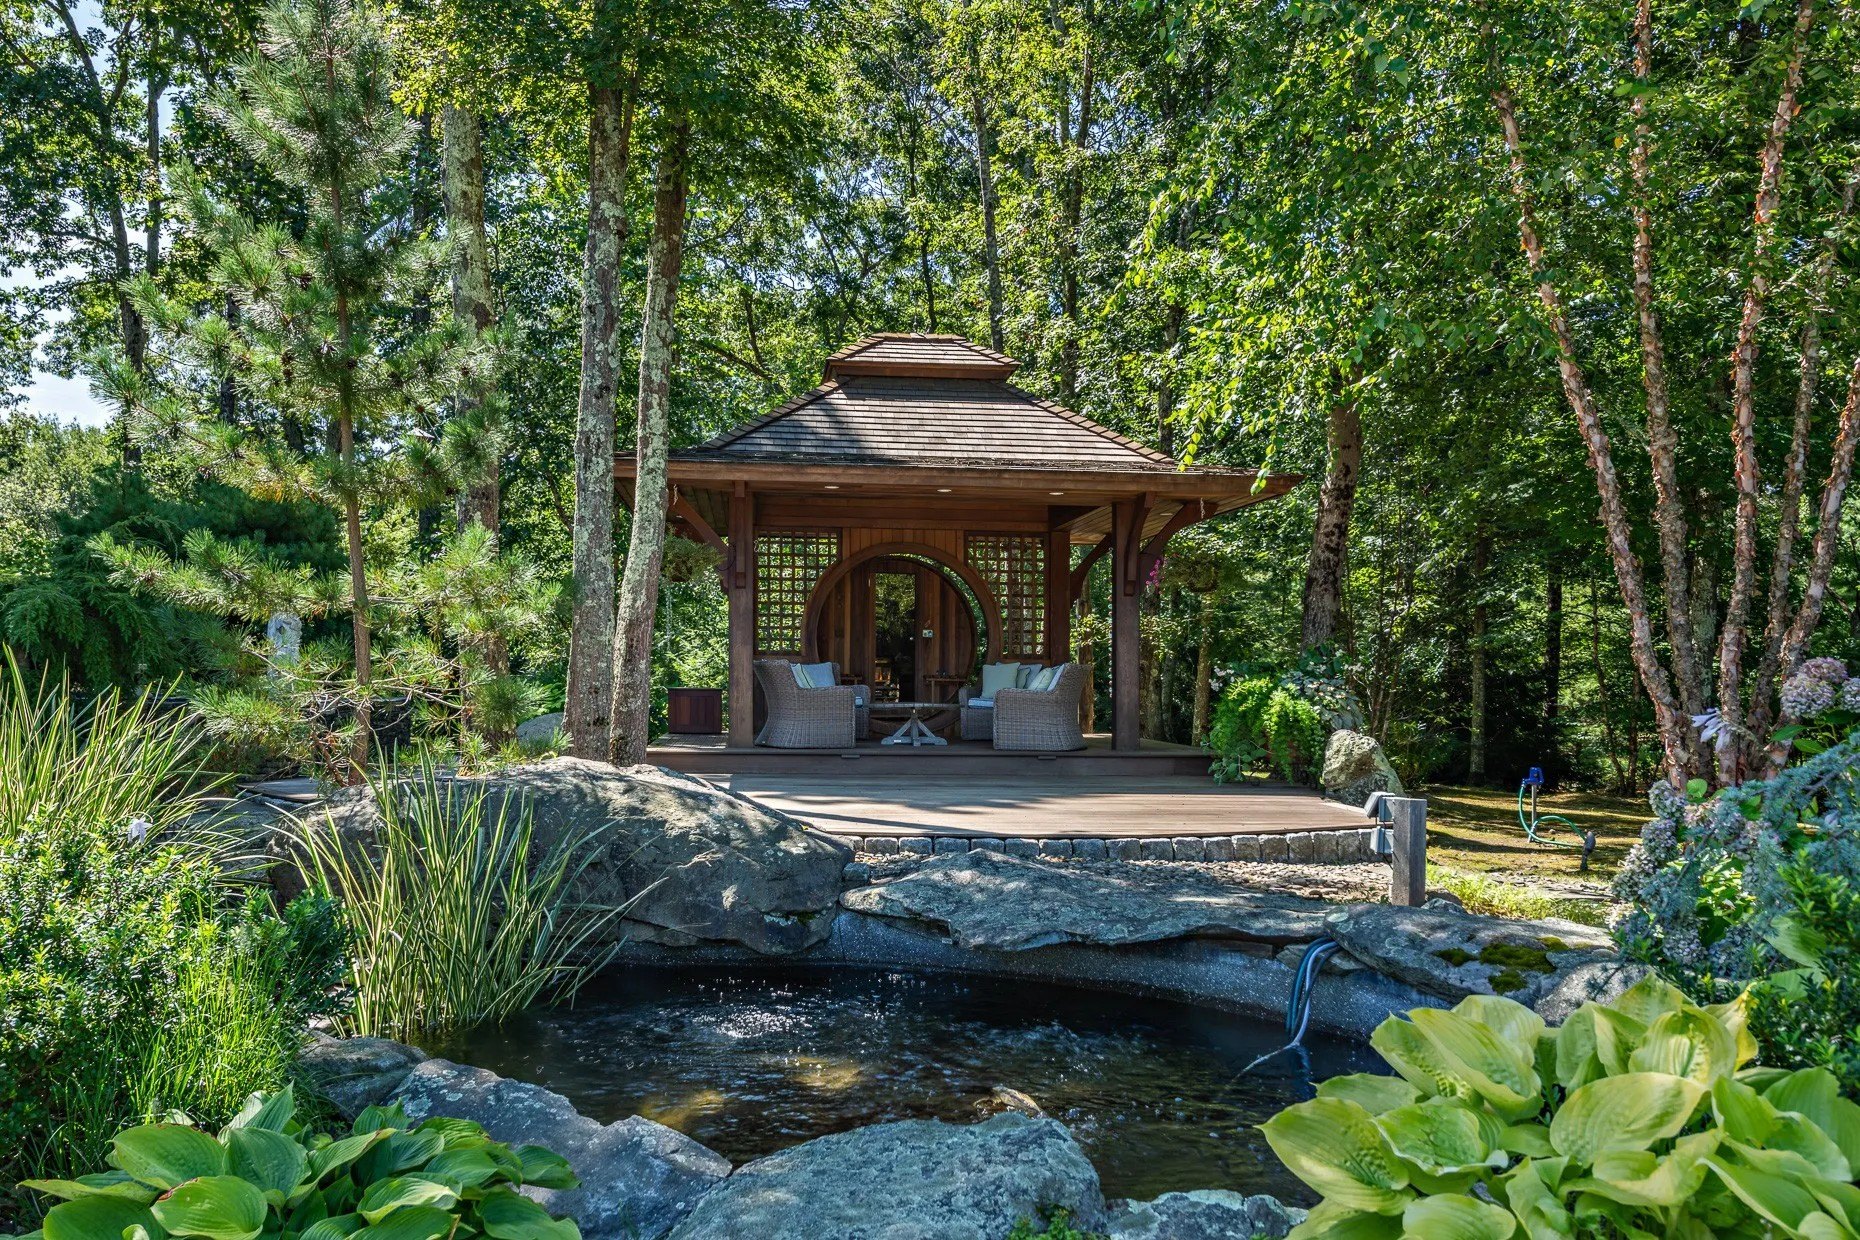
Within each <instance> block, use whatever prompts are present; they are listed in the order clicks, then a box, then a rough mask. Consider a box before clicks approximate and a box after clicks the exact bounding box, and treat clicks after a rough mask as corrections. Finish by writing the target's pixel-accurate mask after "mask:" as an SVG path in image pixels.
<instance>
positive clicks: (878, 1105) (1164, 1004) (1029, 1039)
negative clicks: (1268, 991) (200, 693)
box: [427, 966, 1386, 1204]
mask: <svg viewBox="0 0 1860 1240" xmlns="http://www.w3.org/2000/svg"><path fill="white" fill-rule="evenodd" d="M1284 1042H1285V1036H1284V1031H1283V1029H1282V1028H1281V1027H1280V1025H1279V1024H1278V1023H1277V1022H1265V1021H1257V1020H1252V1019H1249V1018H1247V1017H1244V1016H1237V1015H1233V1014H1229V1013H1224V1012H1217V1011H1213V1010H1211V1009H1208V1008H1201V1007H1194V1006H1191V1005H1188V1004H1183V1003H1174V1002H1169V1001H1166V1000H1159V999H1153V998H1142V997H1137V996H1132V995H1126V994H1120V993H1114V992H1107V991H1098V990H1085V989H1079V988H1074V987H1068V986H1060V985H1054V984H1048V983H1042V982H1035V981H1029V980H1025V979H1019V978H995V977H986V976H978V975H967V974H965V975H955V974H944V973H919V972H910V971H905V970H897V969H874V968H858V967H848V966H781V967H772V968H764V967H754V968H741V969H733V968H704V969H684V968H632V969H628V970H623V971H616V972H615V973H613V974H611V975H609V976H607V977H604V978H602V979H600V980H599V981H597V982H596V983H595V984H594V985H592V986H590V987H588V988H587V989H585V990H584V991H583V992H582V995H581V999H580V1001H579V1002H578V1004H577V1005H576V1006H575V1007H574V1008H573V1009H567V1008H549V1009H539V1010H534V1011H531V1012H528V1013H525V1014H524V1015H523V1016H520V1017H518V1018H516V1019H514V1020H510V1021H507V1022H505V1023H504V1024H503V1025H501V1026H497V1027H487V1028H482V1029H478V1030H473V1031H471V1032H468V1033H466V1034H464V1035H462V1036H459V1037H457V1038H455V1039H453V1040H451V1041H450V1042H449V1043H446V1044H442V1045H438V1046H429V1047H428V1048H427V1049H428V1051H429V1052H431V1053H433V1054H437V1055H443V1056H445V1057H446V1058H450V1059H454V1060H457V1061H459V1062H462V1063H470V1064H475V1065H477V1066H479V1067H484V1068H489V1069H490V1070H492V1071H494V1072H497V1073H499V1074H501V1075H503V1076H508V1077H514V1078H517V1079H521V1080H528V1081H536V1082H539V1083H540V1084H543V1085H546V1086H548V1087H549V1088H550V1089H553V1090H555V1091H557V1092H558V1093H561V1094H564V1095H566V1096H567V1097H568V1098H569V1099H570V1100H571V1101H572V1102H574V1104H575V1105H576V1106H577V1107H578V1108H579V1109H580V1110H581V1112H582V1113H583V1114H585V1115H589V1116H591V1117H593V1118H596V1119H600V1120H602V1121H612V1120H618V1119H624V1118H625V1117H627V1116H629V1115H633V1114H639V1115H644V1116H647V1117H648V1118H651V1119H654V1120H657V1121H659V1122H660V1123H662V1124H666V1125H669V1126H670V1127H672V1128H676V1129H678V1130H679V1131H680V1132H683V1133H686V1134H687V1135H689V1136H691V1137H693V1138H695V1139H696V1140H698V1141H701V1142H703V1143H704V1144H705V1145H708V1146H710V1147H711V1148H712V1149H714V1150H716V1151H717V1152H718V1153H720V1154H722V1155H724V1156H725V1157H727V1158H729V1159H730V1160H731V1161H732V1162H735V1163H739V1164H740V1163H743V1162H746V1161H748V1160H750V1159H753V1158H758V1157H761V1156H762V1155H765V1154H770V1153H773V1152H774V1151H776V1150H779V1149H783V1148H785V1147H787V1146H790V1145H796V1144H798V1143H800V1142H802V1141H807V1140H810V1139H812V1138H814V1137H819V1136H824V1135H826V1134H828V1133H833V1132H841V1131H844V1130H846V1129H850V1128H857V1127H859V1126H861V1125H864V1124H875V1123H881V1122H884V1121H887V1120H895V1119H924V1118H938V1119H944V1120H950V1121H953V1122H958V1123H966V1122H973V1121H975V1120H976V1119H979V1118H981V1117H982V1116H984V1115H986V1114H988V1113H989V1112H991V1111H993V1110H998V1109H1001V1108H1000V1106H999V1103H998V1102H997V1101H995V1097H996V1094H997V1091H998V1090H1001V1089H1011V1090H1016V1091H1019V1092H1020V1093H1022V1094H1025V1095H1026V1096H1028V1097H1030V1098H1032V1099H1033V1100H1034V1101H1035V1102H1037V1103H1038V1104H1039V1105H1040V1106H1041V1107H1042V1108H1043V1109H1044V1110H1045V1111H1046V1113H1047V1114H1049V1115H1051V1116H1052V1117H1054V1118H1055V1119H1058V1120H1061V1121H1063V1122H1064V1123H1065V1124H1066V1125H1067V1127H1069V1128H1070V1129H1071V1130H1072V1133H1073V1135H1074V1136H1075V1137H1076V1138H1077V1139H1078V1141H1079V1144H1080V1145H1081V1146H1083V1147H1084V1149H1085V1152H1086V1154H1087V1155H1088V1156H1089V1157H1090V1158H1091V1160H1092V1162H1093V1164H1094V1165H1095V1166H1096V1167H1097V1168H1098V1173H1099V1176H1100V1178H1101V1179H1102V1181H1103V1184H1104V1191H1105V1195H1106V1196H1107V1197H1132V1198H1139V1199H1143V1198H1150V1197H1154V1196H1156V1195H1158V1194H1160V1193H1166V1192H1175V1191H1184V1190H1189V1189H1198V1188H1228V1189H1233V1190H1235V1191H1238V1192H1247V1193H1261V1192H1264V1193H1272V1194H1273V1195H1275V1196H1278V1197H1280V1198H1282V1199H1284V1200H1287V1201H1290V1202H1296V1203H1300V1204H1310V1203H1311V1201H1312V1200H1313V1197H1312V1195H1311V1194H1310V1192H1309V1191H1308V1190H1306V1189H1305V1188H1304V1186H1303V1185H1301V1184H1300V1183H1299V1182H1298V1181H1297V1180H1295V1179H1293V1178H1292V1176H1291V1175H1290V1174H1289V1173H1288V1172H1286V1171H1285V1169H1284V1168H1283V1167H1281V1166H1280V1165H1279V1163H1278V1161H1277V1160H1276V1159H1275V1158H1274V1157H1273V1154H1272V1151H1271V1150H1270V1149H1269V1148H1268V1147H1267V1145H1266V1142H1265V1140H1264V1138H1262V1137H1261V1136H1260V1134H1259V1132H1258V1131H1257V1129H1256V1127H1255V1125H1257V1124H1259V1123H1261V1122H1262V1121H1264V1120H1266V1119H1268V1118H1270V1117H1271V1116H1272V1115H1273V1114H1274V1113H1275V1112H1277V1111H1278V1110H1279V1109H1280V1108H1281V1107H1283V1106H1285V1105H1286V1104H1287V1103H1290V1102H1295V1101H1298V1100H1300V1099H1303V1098H1308V1097H1310V1096H1311V1093H1312V1089H1311V1082H1312V1080H1313V1079H1316V1080H1323V1079H1324V1078H1326V1077H1329V1076H1334V1075H1337V1074H1339V1073H1344V1072H1359V1071H1386V1069H1385V1068H1383V1066H1382V1063H1381V1060H1380V1059H1379V1058H1378V1057H1377V1056H1376V1055H1375V1053H1374V1052H1373V1051H1371V1050H1369V1049H1368V1048H1367V1047H1365V1046H1362V1045H1360V1044H1357V1043H1350V1042H1344V1041H1340V1040H1333V1039H1325V1038H1318V1037H1311V1038H1307V1042H1309V1043H1310V1047H1309V1050H1308V1052H1306V1053H1305V1054H1303V1055H1300V1054H1296V1053H1293V1054H1286V1055H1280V1056H1277V1057H1275V1058H1273V1059H1272V1060H1271V1061H1269V1062H1268V1063H1266V1064H1263V1065H1261V1066H1260V1067H1259V1068H1256V1069H1255V1070H1254V1071H1252V1072H1250V1073H1243V1071H1242V1070H1243V1069H1244V1068H1245V1067H1246V1066H1247V1065H1248V1064H1249V1063H1251V1062H1252V1061H1253V1060H1254V1059H1255V1058H1256V1057H1258V1056H1260V1055H1262V1054H1265V1053H1266V1052H1268V1051H1271V1050H1273V1049H1274V1048H1276V1047H1278V1046H1280V1045H1282V1044H1283V1043H1284Z"/></svg>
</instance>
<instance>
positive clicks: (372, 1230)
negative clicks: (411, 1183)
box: [354, 1206, 457, 1240]
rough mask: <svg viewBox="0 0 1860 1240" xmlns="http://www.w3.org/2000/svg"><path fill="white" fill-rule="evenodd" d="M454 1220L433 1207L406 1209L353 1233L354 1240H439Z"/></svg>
mask: <svg viewBox="0 0 1860 1240" xmlns="http://www.w3.org/2000/svg"><path fill="white" fill-rule="evenodd" d="M456 1224H457V1220H456V1219H454V1218H453V1217H452V1215H450V1214H448V1213H446V1211H444V1210H441V1209H439V1208H437V1207H435V1206H408V1207H407V1208H406V1209H404V1210H396V1211H394V1213H392V1214H390V1215H388V1216H387V1217H386V1218H384V1219H382V1220H381V1221H380V1222H379V1223H370V1224H369V1225H368V1226H366V1227H364V1228H362V1229H361V1230H360V1231H358V1232H355V1233H354V1237H355V1240H441V1238H442V1237H446V1236H450V1235H451V1234H452V1229H453V1227H454V1226H455V1225H456Z"/></svg>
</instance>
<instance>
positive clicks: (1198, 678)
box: [1188, 590, 1214, 745]
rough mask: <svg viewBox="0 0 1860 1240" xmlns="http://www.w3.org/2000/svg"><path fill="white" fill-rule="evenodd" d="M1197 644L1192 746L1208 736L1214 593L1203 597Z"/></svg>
mask: <svg viewBox="0 0 1860 1240" xmlns="http://www.w3.org/2000/svg"><path fill="white" fill-rule="evenodd" d="M1197 636H1198V640H1197V641H1196V643H1195V715H1194V723H1193V725H1192V726H1191V728H1190V731H1191V732H1192V735H1191V736H1190V737H1189V738H1188V743H1189V744H1191V745H1199V744H1201V743H1202V742H1203V741H1205V740H1206V739H1207V736H1208V701H1209V697H1210V696H1211V694H1212V690H1213V685H1214V649H1213V641H1212V640H1211V639H1212V638H1213V636H1214V591H1212V590H1208V591H1206V592H1204V593H1203V594H1202V596H1201V616H1200V632H1199V634H1198V635H1197Z"/></svg>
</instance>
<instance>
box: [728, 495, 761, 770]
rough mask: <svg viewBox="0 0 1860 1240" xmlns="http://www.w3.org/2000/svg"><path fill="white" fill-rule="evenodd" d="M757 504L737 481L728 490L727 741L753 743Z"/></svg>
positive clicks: (754, 727) (734, 744) (744, 745)
mask: <svg viewBox="0 0 1860 1240" xmlns="http://www.w3.org/2000/svg"><path fill="white" fill-rule="evenodd" d="M755 512H756V505H755V497H754V496H752V495H750V493H749V488H748V487H747V486H746V485H744V484H743V483H741V482H739V483H737V484H736V485H735V487H734V488H733V489H732V490H731V492H730V562H729V565H728V567H727V569H726V571H727V573H728V575H729V581H728V586H729V590H728V597H729V605H730V744H731V745H732V746H740V747H742V748H745V749H746V748H748V747H749V746H751V745H754V744H755V743H756V669H755V657H756V517H755Z"/></svg>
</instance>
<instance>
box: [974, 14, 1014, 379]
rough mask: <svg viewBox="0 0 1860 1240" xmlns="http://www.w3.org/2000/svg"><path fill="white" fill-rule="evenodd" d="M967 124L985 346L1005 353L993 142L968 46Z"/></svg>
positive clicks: (977, 62)
mask: <svg viewBox="0 0 1860 1240" xmlns="http://www.w3.org/2000/svg"><path fill="white" fill-rule="evenodd" d="M969 73H970V76H971V78H972V82H971V86H970V96H971V102H970V105H969V111H970V117H971V121H970V123H971V124H972V125H973V126H974V128H975V168H976V175H977V178H978V179H979V181H980V183H981V197H982V266H983V267H985V268H986V269H987V272H988V347H989V348H991V349H993V350H994V351H995V352H996V353H1002V352H1005V351H1006V349H1007V338H1006V336H1005V335H1004V334H1003V332H1002V326H1001V317H1002V312H1001V244H1000V240H999V237H998V236H997V234H996V232H995V170H994V163H995V141H994V130H993V129H992V127H990V125H989V123H988V101H987V93H986V91H985V90H984V89H983V86H982V53H981V48H980V46H979V45H978V44H977V43H976V42H975V41H973V40H971V41H970V43H969Z"/></svg>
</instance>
